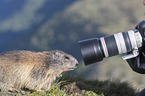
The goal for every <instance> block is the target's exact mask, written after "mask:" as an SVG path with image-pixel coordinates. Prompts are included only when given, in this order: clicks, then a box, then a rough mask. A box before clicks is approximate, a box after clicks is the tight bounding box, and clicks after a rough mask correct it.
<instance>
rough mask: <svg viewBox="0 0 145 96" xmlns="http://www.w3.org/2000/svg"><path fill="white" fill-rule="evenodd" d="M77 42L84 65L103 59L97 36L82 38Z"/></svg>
mask: <svg viewBox="0 0 145 96" xmlns="http://www.w3.org/2000/svg"><path fill="white" fill-rule="evenodd" d="M79 44H80V48H81V53H82V56H83V59H84V62H85V64H86V65H88V64H92V63H95V62H98V61H102V60H103V58H104V55H103V53H102V52H103V51H102V48H101V43H100V40H99V39H98V38H92V39H87V40H82V41H79Z"/></svg>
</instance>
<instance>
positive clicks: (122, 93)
mask: <svg viewBox="0 0 145 96" xmlns="http://www.w3.org/2000/svg"><path fill="white" fill-rule="evenodd" d="M22 90H23V91H24V92H18V91H15V92H9V93H5V95H8V96H9V95H13V96H19V95H23V96H26V95H27V96H28V95H29V96H136V94H137V93H138V92H137V91H136V90H135V88H132V87H131V86H130V85H129V84H128V83H127V82H120V81H117V80H116V81H109V80H106V81H100V80H95V81H88V80H87V81H86V80H81V79H76V78H65V79H63V78H61V79H60V80H59V82H58V83H57V84H53V85H52V86H51V88H50V89H49V90H48V91H45V90H42V91H34V90H28V89H22ZM0 95H4V93H3V94H2V92H0Z"/></svg>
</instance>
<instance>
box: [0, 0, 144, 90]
mask: <svg viewBox="0 0 145 96" xmlns="http://www.w3.org/2000/svg"><path fill="white" fill-rule="evenodd" d="M142 2H143V1H142V0H0V52H4V51H10V50H31V51H51V50H56V49H57V50H62V51H64V52H67V53H69V54H71V55H73V56H74V57H76V58H77V59H78V60H79V61H80V65H79V66H78V68H77V69H76V70H74V71H73V72H68V74H75V75H78V76H80V77H81V78H83V79H100V80H105V79H110V80H116V79H119V80H121V81H128V82H129V83H130V84H131V85H133V86H134V87H135V88H138V89H139V90H140V89H142V88H145V76H144V75H141V74H137V73H135V72H133V71H132V70H131V69H130V67H129V66H128V64H127V63H126V61H123V60H122V59H121V56H114V57H111V58H105V59H104V60H103V61H101V62H99V63H96V64H92V65H89V66H84V64H83V61H82V57H81V55H80V49H79V45H78V41H79V40H83V39H88V38H94V37H97V38H99V37H102V36H106V35H112V34H115V33H118V32H122V31H127V30H131V29H132V28H133V27H134V26H135V25H136V24H137V23H138V22H139V21H141V20H143V19H145V6H143V4H142Z"/></svg>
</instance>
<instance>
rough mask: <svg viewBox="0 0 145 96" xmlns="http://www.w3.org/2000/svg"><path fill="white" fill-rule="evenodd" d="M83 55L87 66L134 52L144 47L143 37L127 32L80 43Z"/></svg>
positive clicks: (135, 32)
mask: <svg viewBox="0 0 145 96" xmlns="http://www.w3.org/2000/svg"><path fill="white" fill-rule="evenodd" d="M79 45H80V49H81V53H82V56H83V59H84V62H85V64H86V65H89V64H92V63H95V62H99V61H102V60H103V58H105V57H111V56H115V55H119V54H122V53H127V52H130V51H132V49H134V48H136V47H137V48H139V47H141V46H142V37H141V35H140V33H139V31H133V30H130V31H126V32H120V33H117V34H113V35H110V36H105V37H101V38H91V39H87V40H82V41H79Z"/></svg>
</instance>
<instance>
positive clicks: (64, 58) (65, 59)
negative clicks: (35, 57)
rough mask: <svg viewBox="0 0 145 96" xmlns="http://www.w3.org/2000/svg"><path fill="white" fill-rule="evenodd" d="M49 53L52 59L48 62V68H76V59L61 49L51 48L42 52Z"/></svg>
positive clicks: (64, 69)
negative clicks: (51, 49)
mask: <svg viewBox="0 0 145 96" xmlns="http://www.w3.org/2000/svg"><path fill="white" fill-rule="evenodd" d="M43 53H45V54H47V55H49V57H50V59H51V60H53V61H51V62H50V64H52V65H50V68H55V69H56V70H57V69H58V70H62V71H69V70H73V69H75V68H76V66H77V65H78V61H77V60H76V59H75V58H74V57H73V56H71V55H69V54H67V53H64V52H63V51H59V50H53V51H51V52H48V51H47V52H43Z"/></svg>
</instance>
